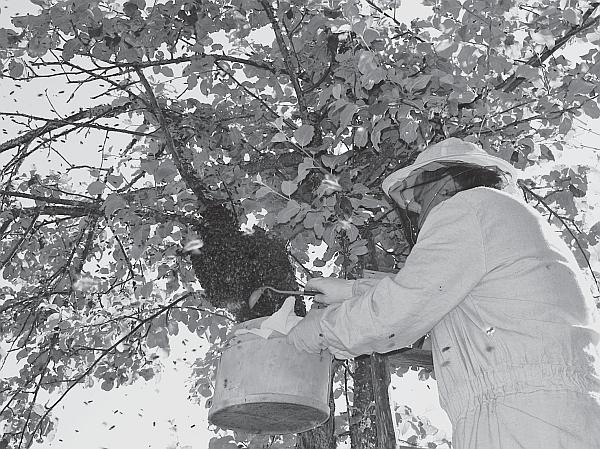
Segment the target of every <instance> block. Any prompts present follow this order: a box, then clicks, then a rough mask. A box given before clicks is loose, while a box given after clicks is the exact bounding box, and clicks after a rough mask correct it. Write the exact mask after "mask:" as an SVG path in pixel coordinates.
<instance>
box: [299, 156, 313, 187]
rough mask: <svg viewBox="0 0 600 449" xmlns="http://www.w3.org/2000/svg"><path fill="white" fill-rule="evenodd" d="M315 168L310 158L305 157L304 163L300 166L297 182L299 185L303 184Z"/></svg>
mask: <svg viewBox="0 0 600 449" xmlns="http://www.w3.org/2000/svg"><path fill="white" fill-rule="evenodd" d="M313 168H315V164H314V163H313V160H312V159H311V158H309V157H305V158H304V159H303V160H302V162H300V164H298V176H296V179H295V182H296V183H297V184H299V183H301V182H302V181H303V180H304V178H306V176H307V175H308V174H309V173H310V171H311V170H312V169H313Z"/></svg>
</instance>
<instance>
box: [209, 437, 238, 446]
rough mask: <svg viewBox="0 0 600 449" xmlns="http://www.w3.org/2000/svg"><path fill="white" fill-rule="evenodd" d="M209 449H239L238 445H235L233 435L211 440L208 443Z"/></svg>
mask: <svg viewBox="0 0 600 449" xmlns="http://www.w3.org/2000/svg"><path fill="white" fill-rule="evenodd" d="M208 449H238V445H237V444H235V441H234V440H233V438H232V437H231V435H226V436H224V437H221V438H218V437H213V438H211V439H210V441H209V442H208Z"/></svg>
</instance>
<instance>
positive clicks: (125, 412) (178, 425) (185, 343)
mask: <svg viewBox="0 0 600 449" xmlns="http://www.w3.org/2000/svg"><path fill="white" fill-rule="evenodd" d="M406 3H408V4H410V3H409V2H408V1H406V2H405V4H406ZM28 8H31V11H33V10H34V7H33V6H32V5H30V4H29V2H27V1H26V0H0V27H4V26H8V23H7V22H8V18H9V17H10V16H11V15H14V14H15V13H18V14H24V13H26V12H28ZM420 11H422V10H420V9H419V8H417V7H415V6H413V7H410V8H409V7H407V8H406V9H405V10H403V11H402V13H403V14H402V17H403V18H404V19H405V20H410V18H411V17H412V16H415V15H417V14H419V12H420ZM66 88H67V89H71V90H72V89H74V86H66ZM15 89H19V88H18V87H16V86H14V83H12V82H10V81H9V80H6V79H0V110H2V111H7V110H16V109H17V108H18V110H19V111H21V112H29V113H36V114H39V115H47V116H50V115H51V108H52V105H51V104H50V101H49V100H48V99H47V98H46V96H45V94H44V95H42V96H39V95H40V94H43V93H44V91H45V90H46V89H47V91H48V97H49V98H52V97H53V94H54V93H56V92H59V91H61V90H63V89H65V86H64V85H62V84H58V83H57V84H52V83H48V82H47V81H46V82H44V83H43V84H37V85H36V84H35V83H31V84H29V85H27V86H26V88H25V89H20V90H19V100H18V101H15V99H16V96H15V95H11V94H10V92H11V91H13V90H15ZM82 106H83V105H82ZM85 106H89V105H87V104H86V105H85ZM57 107H58V108H59V111H58V112H59V113H61V114H68V113H70V112H71V111H73V110H76V109H77V108H78V107H79V105H76V104H71V105H68V106H62V105H57ZM60 108H64V109H62V110H61V109H60ZM585 126H586V128H588V129H589V131H579V132H577V133H574V134H573V135H572V138H573V139H574V141H576V142H579V144H580V145H582V150H581V151H580V152H579V153H578V154H577V155H575V156H571V159H569V160H565V161H564V162H565V163H573V162H578V161H576V160H575V159H573V157H578V158H580V160H581V162H585V163H587V164H588V165H590V166H591V167H592V169H593V171H592V173H591V176H592V180H595V182H596V181H597V184H596V185H600V164H599V162H598V155H599V154H600V150H598V148H596V149H592V148H594V147H598V146H600V145H599V144H598V136H599V134H598V133H597V132H596V131H595V130H600V121H599V120H596V121H589V120H588V121H587V123H586V125H585ZM99 136H100V135H99V134H97V135H96V137H94V138H87V139H86V142H85V145H84V146H81V145H69V147H70V148H71V150H70V151H69V154H68V157H69V159H70V160H71V162H73V163H80V162H85V161H87V160H89V158H90V157H99V155H98V153H97V150H96V151H92V149H97V147H98V146H99V145H100V144H99V141H98V139H99V138H100V137H99ZM5 139H6V137H3V138H2V139H1V140H2V141H4V140H5ZM94 140H95V141H94ZM112 144H113V145H118V144H119V142H118V141H114V142H112ZM585 147H592V148H585ZM560 157H562V156H560ZM2 162H3V161H2V159H0V164H1V163H2ZM61 163H62V161H60V160H59V159H58V158H57V156H56V155H52V154H50V155H48V158H47V159H46V160H45V159H40V160H37V161H36V165H37V166H38V167H48V168H49V167H60V164H61ZM63 166H64V163H63ZM593 195H594V196H591V197H590V198H591V201H593V202H594V203H595V204H600V201H598V196H597V193H595V194H593ZM599 212H600V211H598V210H595V211H592V212H591V213H593V214H598V213H599ZM597 219H600V216H598V217H597ZM595 257H596V260H597V259H598V254H595ZM191 341H193V342H194V344H197V338H194V339H192V337H191V336H190V335H187V334H186V330H185V329H182V331H181V333H180V334H179V335H178V336H177V337H173V340H172V350H171V353H170V356H169V357H163V358H161V361H162V364H163V369H162V371H161V373H160V374H159V375H157V376H156V377H155V378H153V379H152V380H150V381H148V382H143V381H139V382H136V383H135V384H133V385H131V386H124V387H120V388H117V389H114V390H112V391H110V392H105V391H102V390H101V389H100V388H99V387H98V385H96V386H94V387H92V388H87V389H86V388H83V387H77V388H75V389H74V390H73V391H72V392H71V393H70V394H69V395H68V396H67V398H66V399H65V400H64V401H63V402H62V404H61V406H60V407H58V409H57V412H56V416H57V417H58V423H59V424H58V429H57V431H56V434H55V435H54V439H53V441H52V442H45V443H44V444H41V445H34V447H35V448H60V449H79V448H81V447H85V448H86V449H88V448H89V449H100V448H109V449H138V448H139V449H141V448H160V449H175V448H181V449H183V448H185V449H204V448H206V447H208V441H209V440H210V438H211V437H212V436H214V433H212V432H211V431H209V430H207V428H208V424H207V419H206V416H207V409H206V407H205V406H204V404H196V403H194V402H193V401H192V400H190V399H189V398H188V396H189V391H188V389H189V383H190V381H191V380H192V379H191V375H190V373H191V368H190V363H191V362H192V361H193V360H194V359H195V358H196V357H197V356H198V354H199V353H201V352H202V351H203V350H205V349H206V348H205V347H202V346H200V347H191V343H190V342H191ZM8 369H9V368H8ZM8 374H10V373H9V372H7V371H5V372H4V373H0V375H8ZM391 391H392V396H391V400H392V405H393V406H394V405H397V406H400V407H402V406H404V405H408V406H409V407H411V408H412V409H413V411H414V412H415V414H416V415H419V416H426V417H427V418H428V419H429V420H430V422H431V424H432V425H433V426H435V427H438V428H439V429H441V431H442V432H445V433H446V435H447V436H448V437H449V436H450V433H451V427H450V423H449V421H448V418H447V416H446V414H445V413H444V412H443V410H441V408H440V406H439V403H438V400H437V387H436V383H435V381H434V380H432V379H429V380H427V381H419V380H417V378H416V373H414V372H410V373H407V374H406V375H405V376H404V377H403V378H397V377H395V376H394V379H393V383H392V389H391Z"/></svg>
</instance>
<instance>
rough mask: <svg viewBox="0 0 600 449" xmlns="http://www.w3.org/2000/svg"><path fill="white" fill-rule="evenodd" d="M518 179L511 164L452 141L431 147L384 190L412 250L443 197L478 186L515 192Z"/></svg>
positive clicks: (387, 181)
mask: <svg viewBox="0 0 600 449" xmlns="http://www.w3.org/2000/svg"><path fill="white" fill-rule="evenodd" d="M516 179H517V170H516V169H515V168H514V167H513V166H512V165H510V163H508V162H507V161H505V160H503V159H500V158H498V157H495V156H492V155H490V154H488V153H486V152H485V151H484V150H483V149H482V148H480V147H479V146H477V145H475V144H473V143H470V142H465V141H463V140H460V139H457V138H456V137H451V138H449V139H446V140H443V141H441V142H439V143H436V144H434V145H431V146H429V147H427V148H426V149H425V150H423V151H422V152H421V153H420V154H419V155H418V156H417V159H416V160H415V162H414V163H413V164H411V165H409V166H407V167H404V168H401V169H400V170H397V171H395V172H393V173H392V174H390V175H389V176H388V177H387V178H386V179H385V180H384V181H383V184H382V188H383V191H384V192H385V194H386V195H387V196H388V197H389V198H390V199H391V200H392V203H393V204H394V205H395V206H396V208H397V210H398V212H399V216H400V219H401V221H402V225H403V231H404V234H405V237H406V240H407V242H408V244H409V245H410V246H411V247H412V246H414V244H415V243H416V241H417V234H418V232H419V228H420V227H421V224H422V220H423V219H424V218H425V216H426V215H427V214H428V213H429V210H430V209H431V208H432V207H433V205H435V204H437V202H439V201H440V200H441V199H443V197H450V196H452V195H454V194H455V193H457V192H460V191H462V190H466V189H468V188H471V187H475V186H487V187H495V188H502V189H507V188H511V189H514V185H515V182H516ZM465 180H468V182H467V183H465Z"/></svg>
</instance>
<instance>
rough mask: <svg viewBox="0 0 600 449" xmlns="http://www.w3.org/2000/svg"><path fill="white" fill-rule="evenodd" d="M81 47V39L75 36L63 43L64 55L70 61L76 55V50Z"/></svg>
mask: <svg viewBox="0 0 600 449" xmlns="http://www.w3.org/2000/svg"><path fill="white" fill-rule="evenodd" d="M80 48H81V41H80V40H79V39H78V38H76V37H75V38H73V39H70V40H68V41H67V42H65V44H64V45H63V51H62V56H63V59H64V60H65V61H70V60H71V59H73V57H74V56H75V52H76V51H77V50H79V49H80Z"/></svg>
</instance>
